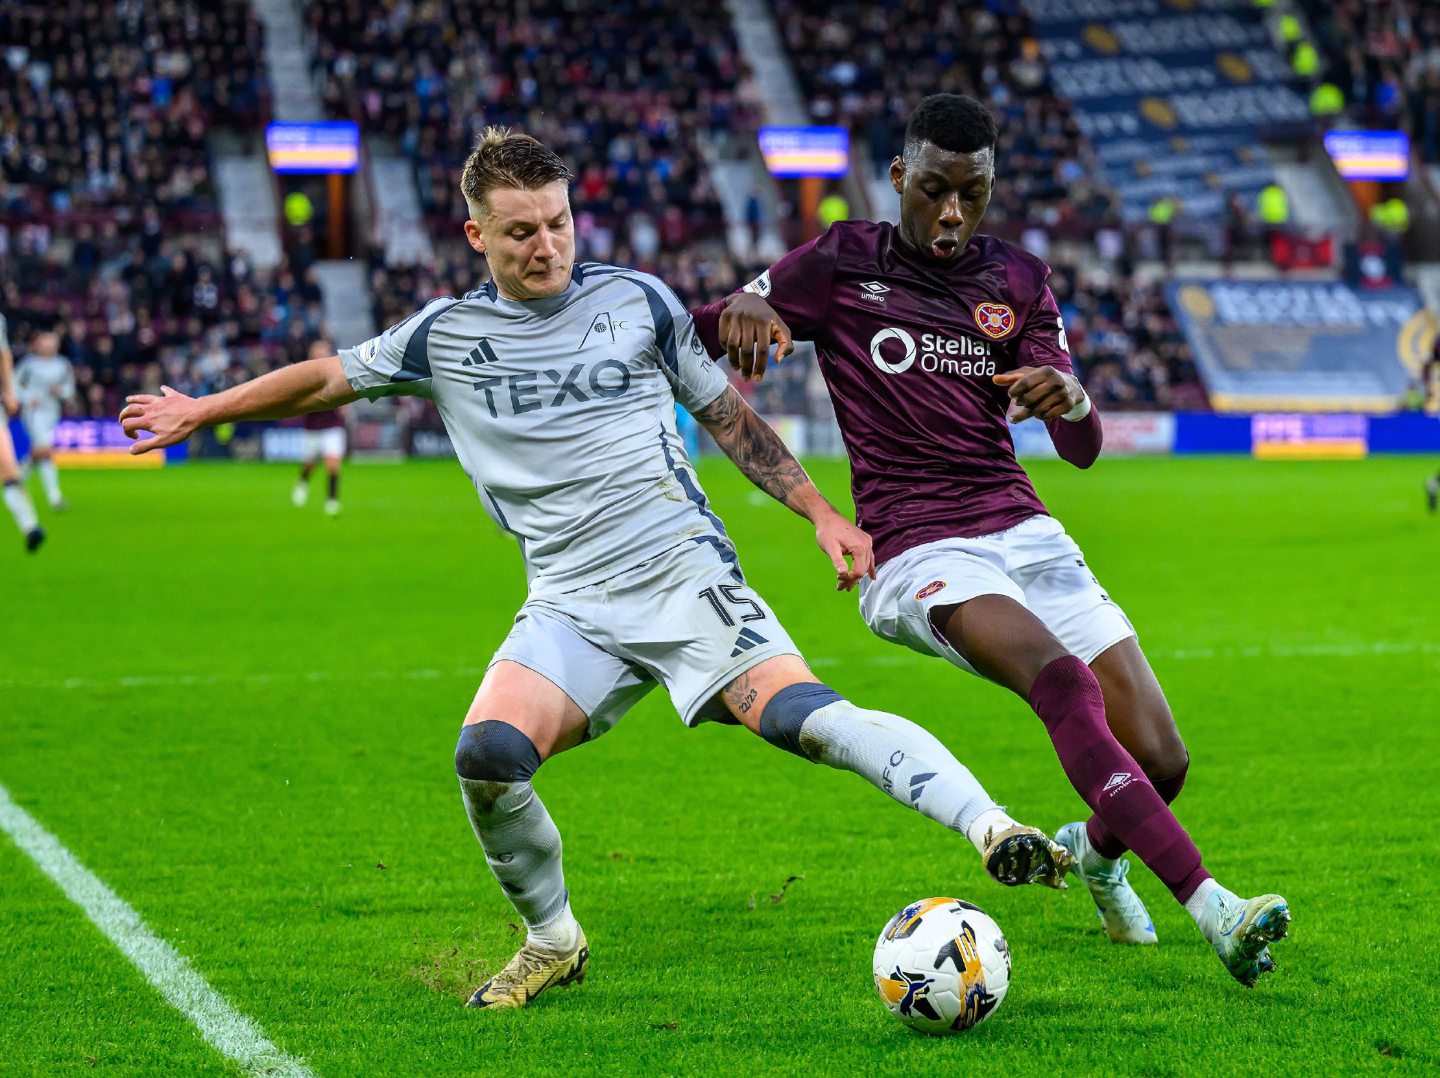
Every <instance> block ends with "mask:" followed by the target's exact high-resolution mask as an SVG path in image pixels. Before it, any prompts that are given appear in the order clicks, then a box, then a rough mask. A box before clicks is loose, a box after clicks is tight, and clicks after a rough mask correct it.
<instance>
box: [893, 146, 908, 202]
mask: <svg viewBox="0 0 1440 1078" xmlns="http://www.w3.org/2000/svg"><path fill="white" fill-rule="evenodd" d="M890 186H891V187H893V188H895V193H896V194H897V195H903V194H904V193H905V160H904V158H902V157H900V156H898V155H897V156H896V158H895V160H893V161H891V162H890Z"/></svg>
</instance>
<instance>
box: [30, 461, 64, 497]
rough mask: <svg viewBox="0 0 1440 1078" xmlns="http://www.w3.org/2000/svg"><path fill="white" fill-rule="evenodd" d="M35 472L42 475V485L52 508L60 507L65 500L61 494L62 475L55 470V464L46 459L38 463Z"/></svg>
mask: <svg viewBox="0 0 1440 1078" xmlns="http://www.w3.org/2000/svg"><path fill="white" fill-rule="evenodd" d="M35 470H36V471H38V472H39V473H40V485H41V486H43V487H44V488H45V497H46V498H48V499H49V501H50V504H51V505H52V506H56V505H59V504H60V503H61V502H62V501H63V500H64V498H63V497H62V496H61V494H60V473H59V471H58V470H56V468H55V462H54V461H53V460H51V459H50V458H49V457H46V458H45V459H44V460H42V461H38V462H36V464H35Z"/></svg>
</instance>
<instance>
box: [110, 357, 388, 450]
mask: <svg viewBox="0 0 1440 1078" xmlns="http://www.w3.org/2000/svg"><path fill="white" fill-rule="evenodd" d="M161 389H162V392H161V395H160V396H158V397H156V396H152V395H151V394H149V393H139V394H136V395H135V396H133V397H126V398H125V408H124V409H123V410H122V411H121V413H120V425H121V426H122V427H123V428H124V430H125V433H126V434H128V435H129V436H130V437H131V438H137V437H139V434H140V432H141V431H142V430H145V431H150V432H151V433H153V434H154V435H155V437H153V438H146V439H143V440H142V441H138V442H136V443H135V444H134V445H132V446H131V447H130V452H131V453H133V454H139V453H148V452H150V450H152V449H161V448H163V447H164V446H167V445H175V444H176V443H177V442H183V441H184V440H185V439H186V438H188V437H190V435H192V434H194V433H195V432H196V431H197V430H199V429H200V428H201V427H213V426H215V425H216V424H217V423H233V422H237V421H240V420H245V419H284V418H285V417H286V416H292V415H303V414H304V413H306V412H323V411H325V410H326V409H328V408H335V407H337V406H339V405H341V404H349V403H350V402H351V401H353V400H356V399H358V398H359V396H360V394H358V393H356V392H355V391H354V390H353V389H351V388H350V381H349V379H348V378H346V377H345V370H344V368H343V367H342V366H341V364H340V357H339V356H330V357H328V358H326V359H307V360H306V361H305V362H303V363H296V364H294V365H293V366H290V367H282V368H280V369H279V370H278V371H271V372H270V373H269V374H266V375H262V376H261V377H259V378H256V379H255V380H254V381H253V382H245V383H244V384H242V385H238V386H234V387H232V388H230V389H227V390H225V391H224V392H223V393H216V394H213V395H212V396H209V397H187V396H185V394H183V393H177V392H175V390H173V389H171V388H170V387H169V386H163V387H161Z"/></svg>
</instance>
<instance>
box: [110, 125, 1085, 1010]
mask: <svg viewBox="0 0 1440 1078" xmlns="http://www.w3.org/2000/svg"><path fill="white" fill-rule="evenodd" d="M569 180H570V173H569V171H568V170H567V169H566V168H565V165H564V164H563V162H561V160H560V159H559V158H558V157H557V156H556V155H555V154H554V153H553V152H551V151H550V150H549V149H547V148H546V147H544V146H543V145H541V144H540V143H539V142H537V141H536V140H535V139H533V138H530V137H528V136H525V135H518V134H511V133H509V132H507V131H506V130H505V129H503V128H488V129H486V131H485V132H484V133H482V135H481V136H480V139H479V142H478V144H477V145H476V148H475V151H474V152H473V153H472V154H471V155H470V158H469V160H468V161H467V162H466V164H465V170H464V173H463V175H462V177H461V183H460V188H461V191H462V193H463V194H464V195H465V199H466V203H467V205H468V206H469V208H470V213H471V220H469V221H467V222H466V224H465V231H466V236H467V238H468V239H469V241H470V244H471V246H472V247H473V248H474V249H475V250H476V251H478V252H480V253H482V254H484V255H485V256H486V259H487V261H488V262H489V266H490V272H491V279H490V281H488V282H487V283H486V284H485V285H483V286H482V287H481V288H479V289H477V290H476V291H474V292H471V293H469V294H467V295H465V296H464V297H462V298H460V299H452V298H448V297H447V298H443V299H437V300H433V301H431V302H430V303H429V304H427V305H426V306H425V307H424V309H422V310H421V311H418V312H417V313H415V314H414V315H412V316H411V317H409V318H407V319H405V320H404V321H403V322H401V323H400V324H398V325H396V326H392V327H391V328H390V329H388V330H386V331H385V332H384V333H382V334H381V335H380V336H378V337H376V338H374V339H373V340H370V341H367V342H365V343H364V344H362V345H360V346H359V347H357V348H350V349H344V350H342V351H341V353H340V355H339V356H330V357H326V358H318V359H312V360H307V361H306V362H304V363H299V364H296V365H294V366H292V367H287V368H284V369H282V370H279V371H275V372H273V373H271V374H267V375H265V376H264V377H262V378H258V379H256V380H255V381H253V382H248V383H246V384H244V385H241V386H236V387H235V388H233V389H229V390H226V391H225V392H223V393H219V394H216V395H214V396H212V397H205V398H201V399H198V400H197V399H192V398H190V397H186V396H184V395H182V394H178V393H176V392H174V391H173V390H171V389H169V388H168V387H167V388H166V389H165V391H164V394H163V395H162V396H158V397H156V396H151V395H149V394H140V395H137V396H133V397H130V398H129V399H128V402H127V404H126V407H125V408H124V410H123V411H122V412H121V421H122V423H123V425H124V428H125V430H126V432H127V433H128V434H129V435H130V436H131V437H135V436H137V434H138V433H139V432H140V431H151V432H153V433H154V434H155V437H153V438H150V439H147V440H145V441H141V442H137V443H136V444H135V446H134V447H132V452H148V451H149V450H151V449H156V448H160V447H161V446H165V445H173V444H174V443H176V442H178V441H181V440H182V439H184V438H186V437H188V436H189V435H190V434H191V433H193V432H194V431H195V430H197V429H199V428H200V427H202V426H208V425H213V424H216V423H223V422H233V421H235V420H239V419H262V418H279V417H282V416H288V415H297V414H301V413H306V412H313V411H320V410H323V409H327V408H334V407H336V406H338V405H341V404H345V403H347V402H349V401H352V400H355V399H356V398H357V397H359V396H362V395H363V396H367V397H372V398H373V397H380V396H387V395H391V394H401V393H404V394H417V395H421V396H426V397H430V398H432V399H433V400H434V401H435V403H436V405H437V406H438V408H439V410H440V414H441V416H442V417H443V419H444V421H445V427H446V430H447V431H448V432H449V434H450V438H451V441H453V442H454V444H455V447H456V451H457V453H458V455H459V457H460V462H461V464H462V465H463V466H464V468H465V471H466V472H467V474H468V475H469V476H470V479H471V481H472V482H473V483H474V484H475V490H476V493H477V494H478V495H479V498H480V503H481V505H482V506H483V507H484V508H485V511H486V512H487V513H489V514H490V515H491V517H492V518H493V519H494V520H495V522H496V523H497V524H498V525H499V526H500V527H502V528H504V529H506V530H507V531H509V532H510V533H512V534H513V535H514V536H515V537H516V538H517V540H518V541H519V543H520V547H521V551H522V554H523V555H524V559H525V567H526V574H527V577H528V579H529V594H528V596H527V598H526V601H525V604H524V606H523V607H522V608H521V610H520V613H519V615H518V616H517V618H516V620H515V625H514V628H513V629H512V630H511V632H510V635H509V636H508V637H507V638H506V640H505V641H504V643H502V644H501V646H500V648H499V650H498V651H497V652H496V653H495V656H494V658H493V659H492V661H491V664H490V667H489V669H488V670H487V671H486V674H485V678H484V680H483V681H482V682H481V685H480V688H479V691H478V692H477V693H476V695H475V699H474V702H473V703H472V704H471V706H470V710H469V712H468V713H467V714H466V716H465V722H464V726H463V728H462V732H461V735H460V742H459V745H458V746H457V747H456V752H455V768H456V771H457V773H458V774H459V776H460V787H461V792H462V796H463V798H464V803H465V809H466V812H467V814H468V816H469V819H470V823H471V826H472V828H473V829H474V831H475V835H476V837H477V838H478V839H479V840H480V844H481V846H482V847H483V849H484V852H485V858H486V861H487V862H488V864H489V866H490V869H491V871H492V872H493V873H494V875H495V877H496V879H497V880H498V881H499V883H500V885H501V887H502V888H503V889H504V892H505V896H506V898H508V899H509V900H510V902H511V903H512V904H513V905H514V906H515V908H516V910H517V911H518V912H519V914H520V916H521V917H522V918H523V919H524V921H525V925H526V929H527V933H526V940H525V944H524V946H522V947H521V948H520V951H519V953H517V954H516V955H515V957H514V958H513V959H512V960H511V961H510V963H509V964H508V965H507V966H506V967H505V968H504V969H503V970H501V972H500V973H498V974H496V976H495V977H493V978H492V979H491V980H490V981H488V982H487V983H486V984H484V985H482V986H481V987H480V988H479V989H478V990H477V991H476V992H475V994H474V996H472V997H471V1000H470V1002H471V1004H472V1005H474V1006H478V1007H522V1006H525V1005H526V1004H527V1003H529V1002H530V1001H531V1000H532V999H533V998H534V997H535V996H537V995H539V994H540V993H541V992H542V991H545V990H546V989H549V988H553V987H556V986H558V985H564V984H570V983H575V982H578V981H580V980H581V979H583V977H584V975H585V970H586V966H587V963H588V959H589V945H588V943H587V941H586V938H585V934H584V932H582V931H581V929H580V925H579V923H578V922H577V920H576V918H575V915H574V913H573V912H572V911H571V908H570V895H569V892H568V891H567V890H566V887H565V880H564V874H563V872H562V868H561V857H560V850H561V847H560V833H559V830H558V829H557V828H556V826H555V824H554V822H553V821H552V820H551V818H550V815H549V813H548V812H547V811H546V810H545V806H544V805H543V804H542V802H541V801H540V798H539V796H538V795H537V794H536V792H535V789H534V787H533V785H532V783H531V779H532V777H533V776H534V774H535V772H536V771H537V770H538V769H539V768H540V766H541V764H542V763H543V761H545V760H546V759H548V758H549V757H551V756H553V755H554V754H555V753H557V752H563V751H564V750H566V749H571V748H574V747H575V746H577V745H579V744H581V743H582V742H584V741H587V740H590V739H592V738H595V737H598V736H600V735H602V734H603V733H604V732H605V731H606V730H608V729H609V728H610V727H611V726H613V725H614V724H615V723H616V722H617V721H618V720H619V719H620V717H621V716H622V715H623V714H624V713H625V712H626V711H627V710H628V709H629V708H630V707H631V706H633V705H634V704H635V702H636V701H637V700H639V699H640V697H642V696H644V695H645V693H647V692H648V691H649V690H650V689H651V688H653V687H654V686H655V684H656V683H657V682H658V683H660V684H663V685H664V686H665V687H666V689H668V690H669V692H670V696H671V699H672V700H673V702H674V704H675V707H676V710H677V711H678V712H679V713H680V716H681V718H682V719H683V720H684V721H685V723H686V724H687V725H693V724H695V723H697V722H701V721H705V720H719V721H721V722H732V723H738V724H740V725H743V726H745V727H746V728H747V729H749V730H751V731H752V732H754V733H757V734H759V735H760V736H762V737H764V738H765V739H766V740H767V741H769V742H771V743H772V744H775V745H777V746H780V747H782V748H785V749H788V750H790V751H792V752H796V753H800V754H803V755H805V756H806V757H807V758H810V759H813V760H816V761H818V762H821V763H825V764H827V765H829V766H831V767H835V768H840V769H843V770H847V771H853V772H854V773H856V774H857V775H860V776H861V777H863V778H865V779H866V780H867V781H869V782H870V783H872V784H873V785H875V786H876V787H878V788H880V789H882V790H883V791H884V792H886V793H887V794H889V795H890V796H891V797H893V798H894V799H895V800H896V801H898V802H900V803H901V804H902V805H906V806H907V807H910V808H913V809H915V810H916V811H918V812H921V813H923V814H924V815H926V816H929V817H930V818H932V819H934V820H937V821H938V822H940V823H942V824H944V825H945V826H946V827H949V828H950V829H951V830H954V831H958V832H959V833H961V834H963V835H965V836H966V838H967V839H969V841H970V842H971V843H972V844H973V845H974V846H975V848H976V849H977V850H978V851H979V852H980V853H981V856H982V857H983V858H984V861H985V865H986V868H987V870H988V871H989V872H990V874H991V875H992V876H994V877H995V878H996V879H997V880H999V881H1000V882H1001V883H1005V884H1012V885H1013V884H1023V883H1033V882H1043V883H1047V884H1050V885H1051V886H1056V887H1059V886H1062V885H1063V876H1064V872H1065V869H1066V868H1067V867H1068V864H1069V855H1068V854H1067V853H1066V852H1065V850H1064V849H1063V848H1061V847H1059V846H1057V845H1056V844H1055V843H1053V842H1052V841H1051V840H1049V839H1048V838H1046V836H1045V835H1044V834H1042V833H1041V832H1039V831H1037V830H1036V829H1035V828H1032V827H1025V826H1023V825H1020V824H1018V823H1017V822H1016V821H1015V820H1013V819H1011V818H1010V817H1009V816H1008V815H1006V813H1005V812H1004V810H1003V809H1001V808H1000V807H999V806H998V805H996V804H995V802H994V801H993V800H992V799H991V797H990V796H989V795H988V794H987V793H986V792H985V790H984V789H983V788H982V787H981V786H980V784H979V783H978V782H977V781H976V780H975V777H974V776H973V775H971V774H970V772H969V771H968V770H966V769H965V767H964V766H963V765H961V764H960V763H959V761H957V760H956V759H955V758H954V757H953V756H952V755H951V754H950V752H949V751H948V750H947V749H946V748H945V747H944V746H943V745H941V744H940V743H939V742H938V741H937V740H936V739H935V738H933V737H931V736H930V734H928V733H926V732H925V731H924V730H923V729H921V728H920V727H918V726H915V725H914V724H913V723H910V722H908V721H907V720H905V719H902V718H900V717H899V716H896V715H891V714H888V713H886V712H881V711H870V710H866V709H862V708H860V707H857V706H856V705H854V704H852V703H850V702H849V701H848V700H845V699H844V698H843V697H841V696H840V695H839V694H838V693H836V692H835V691H834V690H832V689H830V688H828V687H827V686H824V685H822V684H820V682H819V681H817V680H816V678H815V677H814V676H813V675H812V674H811V673H810V670H809V668H808V667H807V666H806V665H805V662H804V660H803V659H802V658H801V657H800V654H799V652H798V651H797V650H796V648H795V645H794V644H793V643H792V642H791V641H790V638H789V636H788V635H787V634H786V632H785V630H784V628H783V627H782V626H781V625H780V623H779V622H778V621H777V620H776V618H775V615H774V613H773V612H772V611H771V610H770V608H769V607H768V606H767V605H766V604H765V601H764V600H763V599H762V598H761V597H760V596H759V595H758V594H757V593H756V592H755V591H754V589H752V588H751V587H750V586H749V585H748V584H747V583H746V582H745V578H744V576H743V574H742V573H741V572H740V564H739V560H738V558H737V556H736V553H735V549H734V547H733V545H732V544H731V542H730V539H729V537H728V536H727V535H726V533H725V528H724V526H723V525H722V524H721V522H720V519H719V518H718V517H717V516H716V515H715V514H714V513H713V512H712V511H711V510H710V507H709V503H708V502H707V501H706V498H705V495H704V493H703V492H702V491H701V490H700V487H699V484H698V483H697V481H696V477H695V473H694V471H693V470H692V468H691V467H690V462H689V460H688V458H687V457H686V455H685V449H684V445H683V443H682V441H681V439H680V437H679V436H678V434H677V432H676V429H675V404H676V402H677V401H678V402H679V403H680V404H681V405H683V406H684V407H685V408H686V409H688V410H689V411H690V412H692V413H693V414H694V415H695V417H696V419H697V420H699V422H700V423H702V424H703V425H704V426H705V427H706V429H707V430H709V432H710V433H711V435H712V436H713V437H714V438H715V440H716V443H717V444H718V445H719V446H720V448H721V449H722V450H724V452H725V453H726V454H727V455H728V456H729V457H730V459H731V460H732V461H733V462H734V463H735V465H736V466H737V467H738V468H739V469H740V470H741V471H742V472H743V473H744V474H745V475H746V476H747V477H748V478H749V479H750V480H751V481H752V482H754V483H755V484H756V485H757V486H758V487H760V489H761V490H764V491H765V492H766V493H767V494H770V495H771V496H772V497H774V498H776V499H777V500H778V501H780V502H782V503H784V504H785V505H786V506H788V507H789V508H790V509H792V510H793V511H794V512H796V513H798V514H800V515H801V516H804V517H806V518H807V519H808V520H810V521H811V522H812V523H813V524H814V525H815V538H816V542H817V543H818V544H819V546H820V548H821V549H822V550H823V551H824V552H825V553H826V554H827V555H828V556H829V557H830V560H831V563H832V565H833V566H834V568H835V572H836V574H837V578H838V584H839V586H840V587H842V588H849V587H851V586H853V585H854V584H855V582H856V581H858V580H859V579H860V578H861V577H863V576H864V575H865V574H866V573H867V572H868V571H869V569H870V566H871V562H872V554H871V547H870V538H869V536H867V535H866V534H865V533H864V532H862V531H861V530H860V529H859V528H857V527H856V526H855V525H854V524H852V523H851V522H850V521H848V520H846V519H845V518H844V517H842V516H841V515H840V514H839V513H837V512H836V511H835V510H834V509H833V508H832V507H831V506H830V504H829V503H828V502H826V500H825V499H824V498H823V497H822V496H821V494H820V492H819V491H818V490H816V489H815V486H814V484H813V483H811V482H810V479H809V477H808V476H806V474H805V471H804V469H803V468H801V467H800V465H799V463H798V462H797V461H796V460H795V458H794V457H793V456H791V455H790V453H789V451H788V450H786V448H785V445H784V443H783V442H781V441H780V439H779V437H778V436H777V435H776V434H775V432H774V431H773V430H771V429H770V427H769V426H767V425H766V424H765V423H764V421H762V420H761V419H760V418H759V417H758V416H757V415H756V414H755V413H754V412H753V411H751V410H750V408H749V406H747V405H746V404H745V402H744V400H743V399H742V398H741V397H740V395H739V394H738V393H737V392H736V391H735V389H734V387H733V386H731V385H730V384H729V381H728V379H727V378H726V376H725V374H724V373H723V371H722V370H721V368H720V367H719V366H717V365H716V363H715V362H714V361H712V360H711V359H710V358H709V357H707V356H706V355H705V350H704V347H703V346H702V345H701V343H700V340H699V338H698V337H696V335H695V331H694V326H693V325H692V323H691V321H690V319H689V317H688V316H686V314H685V310H684V308H683V307H681V305H680V303H679V302H678V301H677V300H676V299H675V297H674V295H673V294H672V293H671V292H670V291H669V290H668V289H667V288H666V287H665V286H664V285H663V284H662V283H661V282H660V281H659V280H657V279H656V278H654V277H652V276H650V275H649V274H646V273H640V272H638V271H635V270H629V269H625V268H622V267H619V266H606V265H597V264H593V263H587V264H584V265H575V264H574V252H575V235H574V228H573V225H572V221H571V216H570V203H569V187H568V184H569ZM847 557H850V558H852V559H853V564H852V565H847V564H846V560H845V559H846V558H847Z"/></svg>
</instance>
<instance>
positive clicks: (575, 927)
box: [525, 900, 580, 954]
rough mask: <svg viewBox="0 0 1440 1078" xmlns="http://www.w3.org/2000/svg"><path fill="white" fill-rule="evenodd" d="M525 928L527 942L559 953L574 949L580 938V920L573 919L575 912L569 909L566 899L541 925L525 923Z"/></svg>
mask: <svg viewBox="0 0 1440 1078" xmlns="http://www.w3.org/2000/svg"><path fill="white" fill-rule="evenodd" d="M525 928H526V930H525V938H526V939H527V940H529V942H531V943H533V944H535V945H536V946H537V947H542V948H544V949H545V950H547V951H555V952H557V953H559V954H567V953H569V952H570V951H572V950H574V948H575V944H576V943H577V942H578V941H579V938H580V922H579V921H577V920H575V914H574V913H572V912H571V911H570V903H569V901H568V900H567V901H566V903H565V905H564V906H563V907H562V908H561V910H560V912H559V913H557V914H556V915H555V916H554V917H552V918H550V920H548V921H546V922H545V923H544V924H543V925H526V926H525Z"/></svg>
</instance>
